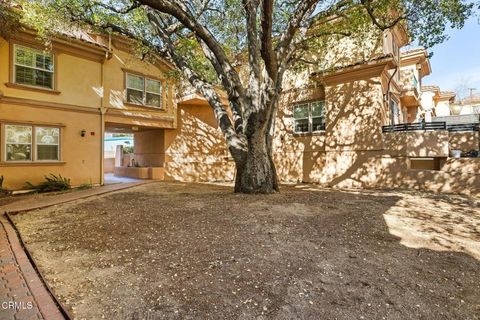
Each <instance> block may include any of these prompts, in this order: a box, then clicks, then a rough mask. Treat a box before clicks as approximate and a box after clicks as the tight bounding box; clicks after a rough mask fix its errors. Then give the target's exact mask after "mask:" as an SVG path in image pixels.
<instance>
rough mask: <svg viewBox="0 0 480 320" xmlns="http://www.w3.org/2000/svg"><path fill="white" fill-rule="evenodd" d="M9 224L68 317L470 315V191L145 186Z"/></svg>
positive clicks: (475, 249) (478, 228)
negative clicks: (257, 191) (242, 191)
mask: <svg viewBox="0 0 480 320" xmlns="http://www.w3.org/2000/svg"><path fill="white" fill-rule="evenodd" d="M14 220H15V223H16V224H17V226H18V228H19V229H20V232H21V234H22V236H23V237H24V239H25V240H26V242H27V246H28V248H29V249H30V250H31V251H32V252H33V257H34V259H35V261H36V262H37V264H38V266H39V267H40V269H41V271H42V272H43V273H44V274H45V276H46V279H47V281H48V282H49V284H50V285H51V286H52V287H53V289H54V291H55V293H56V295H57V296H58V297H59V299H60V300H61V301H62V302H63V303H64V305H65V306H66V307H67V308H68V309H70V310H71V312H72V314H73V315H74V316H75V318H76V319H102V318H105V319H349V320H350V319H429V320H430V319H435V320H437V319H462V320H466V319H480V201H479V200H478V199H473V198H468V197H464V196H452V195H450V196H447V195H435V194H429V193H420V192H392V191H385V192H380V191H339V190H329V189H321V188H318V187H314V186H307V185H303V186H284V187H283V188H282V192H281V193H280V194H275V195H270V196H261V195H258V196H247V195H236V194H233V193H232V192H231V188H229V187H224V186H218V185H207V184H183V183H162V182H160V183H153V184H148V185H144V186H140V187H136V188H133V189H128V190H126V191H121V192H117V193H113V194H109V195H104V196H99V197H96V198H91V199H88V200H81V201H78V202H74V203H69V204H65V205H62V206H57V207H52V208H49V209H43V210H39V211H35V212H29V213H24V214H21V215H17V216H15V217H14Z"/></svg>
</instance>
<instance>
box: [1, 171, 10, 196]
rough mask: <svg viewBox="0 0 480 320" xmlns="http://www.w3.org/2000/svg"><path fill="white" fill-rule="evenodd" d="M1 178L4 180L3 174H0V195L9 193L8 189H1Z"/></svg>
mask: <svg viewBox="0 0 480 320" xmlns="http://www.w3.org/2000/svg"><path fill="white" fill-rule="evenodd" d="M3 180H4V178H3V176H0V196H1V195H8V194H10V192H9V191H8V190H6V189H3Z"/></svg>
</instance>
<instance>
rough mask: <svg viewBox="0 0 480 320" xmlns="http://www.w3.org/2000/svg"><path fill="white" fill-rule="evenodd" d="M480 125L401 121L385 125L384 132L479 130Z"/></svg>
mask: <svg viewBox="0 0 480 320" xmlns="http://www.w3.org/2000/svg"><path fill="white" fill-rule="evenodd" d="M479 127H480V125H479V124H478V123H465V124H450V125H447V123H446V122H443V121H437V122H415V123H400V124H396V125H393V126H392V125H390V126H383V127H382V131H383V132H402V131H416V130H426V131H435V130H448V131H450V132H457V131H479Z"/></svg>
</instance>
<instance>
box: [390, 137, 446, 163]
mask: <svg viewBox="0 0 480 320" xmlns="http://www.w3.org/2000/svg"><path fill="white" fill-rule="evenodd" d="M383 136H384V141H385V146H384V147H385V153H386V154H388V155H392V156H397V157H448V153H449V149H448V146H449V145H448V142H449V133H448V131H405V132H388V133H384V134H383Z"/></svg>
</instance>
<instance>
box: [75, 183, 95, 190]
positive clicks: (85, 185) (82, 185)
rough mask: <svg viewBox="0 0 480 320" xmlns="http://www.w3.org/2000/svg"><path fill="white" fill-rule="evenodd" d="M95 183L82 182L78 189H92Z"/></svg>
mask: <svg viewBox="0 0 480 320" xmlns="http://www.w3.org/2000/svg"><path fill="white" fill-rule="evenodd" d="M92 188H93V184H92V183H91V182H88V183H82V184H81V185H79V186H78V188H77V189H78V190H87V189H92Z"/></svg>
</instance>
